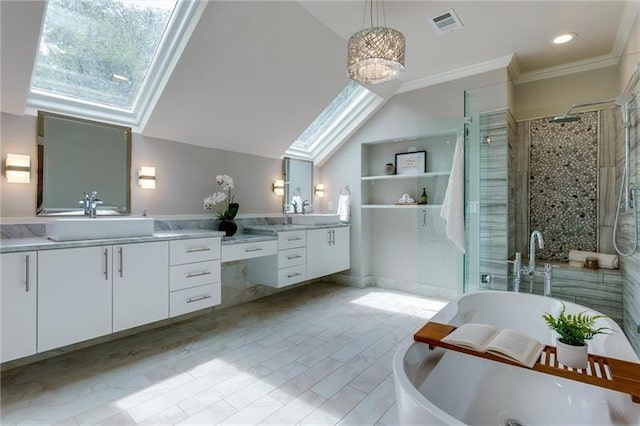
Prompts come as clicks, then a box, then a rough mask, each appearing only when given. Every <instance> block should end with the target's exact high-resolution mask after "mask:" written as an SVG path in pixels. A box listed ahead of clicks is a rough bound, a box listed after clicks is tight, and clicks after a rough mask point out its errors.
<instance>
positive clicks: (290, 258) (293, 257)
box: [287, 254, 302, 260]
mask: <svg viewBox="0 0 640 426" xmlns="http://www.w3.org/2000/svg"><path fill="white" fill-rule="evenodd" d="M301 257H302V256H300V255H299V254H296V255H295V256H287V260H293V259H300V258H301Z"/></svg>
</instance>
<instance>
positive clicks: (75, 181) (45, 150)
mask: <svg viewBox="0 0 640 426" xmlns="http://www.w3.org/2000/svg"><path fill="white" fill-rule="evenodd" d="M130 182H131V128H129V127H122V126H116V125H112V124H106V123H99V122H95V121H89V120H82V119H78V118H74V117H67V116H63V115H58V114H52V113H47V112H42V111H39V112H38V194H37V204H36V205H37V210H36V214H38V215H53V214H68V215H76V214H77V215H83V214H84V211H83V209H82V206H80V204H79V201H80V199H82V198H83V194H84V193H89V194H90V193H91V192H92V191H97V192H98V194H97V198H99V199H100V200H102V204H101V205H100V206H98V209H97V210H98V214H102V215H104V214H129V213H130V212H131V188H130Z"/></svg>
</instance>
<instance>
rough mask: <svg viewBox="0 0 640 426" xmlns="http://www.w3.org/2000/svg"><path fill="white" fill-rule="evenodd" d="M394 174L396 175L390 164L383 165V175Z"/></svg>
mask: <svg viewBox="0 0 640 426" xmlns="http://www.w3.org/2000/svg"><path fill="white" fill-rule="evenodd" d="M395 173H396V168H395V166H394V165H393V164H392V163H387V164H385V165H384V174H385V175H394V174H395Z"/></svg>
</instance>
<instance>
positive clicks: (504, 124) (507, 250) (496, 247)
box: [479, 110, 517, 290]
mask: <svg viewBox="0 0 640 426" xmlns="http://www.w3.org/2000/svg"><path fill="white" fill-rule="evenodd" d="M516 132H517V128H516V124H515V121H514V119H513V117H512V116H511V114H510V113H509V111H507V110H503V111H496V112H492V113H486V114H480V134H481V136H482V137H483V138H484V137H486V136H489V137H490V138H491V143H489V144H482V145H481V146H480V194H481V195H480V251H479V255H480V273H481V274H483V275H484V274H487V275H490V276H491V281H490V282H489V283H482V282H481V283H480V288H481V289H483V290H489V289H490V290H507V288H508V285H509V279H508V274H509V271H508V268H507V262H506V261H507V258H508V257H509V256H510V255H512V254H513V252H514V249H515V239H514V238H513V236H514V230H515V214H514V208H515V194H516V191H515V187H514V180H515V162H516V156H515V149H514V147H513V144H514V142H515V139H516Z"/></svg>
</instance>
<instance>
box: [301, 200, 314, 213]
mask: <svg viewBox="0 0 640 426" xmlns="http://www.w3.org/2000/svg"><path fill="white" fill-rule="evenodd" d="M311 209H312V207H311V203H310V202H309V200H304V201H303V202H302V214H307V213H311V211H312V210H311Z"/></svg>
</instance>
